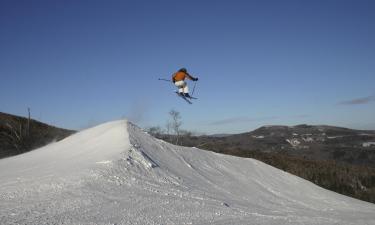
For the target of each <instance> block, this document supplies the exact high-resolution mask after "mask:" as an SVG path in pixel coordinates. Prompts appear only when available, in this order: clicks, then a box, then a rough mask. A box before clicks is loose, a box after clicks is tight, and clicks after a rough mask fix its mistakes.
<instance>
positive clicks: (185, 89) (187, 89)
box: [184, 85, 191, 98]
mask: <svg viewBox="0 0 375 225" xmlns="http://www.w3.org/2000/svg"><path fill="white" fill-rule="evenodd" d="M184 95H185V97H188V98H190V97H191V96H190V95H189V87H188V86H187V85H185V87H184Z"/></svg>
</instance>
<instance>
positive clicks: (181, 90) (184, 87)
mask: <svg viewBox="0 0 375 225" xmlns="http://www.w3.org/2000/svg"><path fill="white" fill-rule="evenodd" d="M174 85H176V86H177V87H178V92H179V93H189V88H188V86H187V84H186V82H185V81H183V80H179V81H176V82H175V83H174Z"/></svg>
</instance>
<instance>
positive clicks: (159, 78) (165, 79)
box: [159, 78, 171, 82]
mask: <svg viewBox="0 0 375 225" xmlns="http://www.w3.org/2000/svg"><path fill="white" fill-rule="evenodd" d="M159 80H162V81H168V82H171V80H168V79H164V78H159Z"/></svg>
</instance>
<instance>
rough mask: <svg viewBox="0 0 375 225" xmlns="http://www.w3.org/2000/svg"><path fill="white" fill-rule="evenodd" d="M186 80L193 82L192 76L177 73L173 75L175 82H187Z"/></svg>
mask: <svg viewBox="0 0 375 225" xmlns="http://www.w3.org/2000/svg"><path fill="white" fill-rule="evenodd" d="M185 78H188V79H190V80H193V77H192V76H190V75H189V74H188V73H184V72H176V73H174V74H173V75H172V80H173V82H176V81H180V80H185Z"/></svg>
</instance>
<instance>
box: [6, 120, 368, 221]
mask: <svg viewBox="0 0 375 225" xmlns="http://www.w3.org/2000/svg"><path fill="white" fill-rule="evenodd" d="M0 224H4V225H5V224H103V225H104V224H106V225H109V224H142V225H143V224H163V225H167V224H171V225H172V224H173V225H175V224H199V225H203V224H222V225H228V224H236V225H237V224H267V225H271V224H275V225H280V224H317V225H318V224H319V225H322V224H337V225H345V224H353V225H366V224H368V225H374V224H375V205H374V204H371V203H366V202H363V201H359V200H356V199H352V198H349V197H346V196H343V195H339V194H336V193H334V192H331V191H328V190H325V189H322V188H320V187H318V186H316V185H314V184H312V183H310V182H308V181H306V180H303V179H301V178H298V177H296V176H293V175H291V174H288V173H285V172H283V171H281V170H278V169H276V168H273V167H271V166H268V165H266V164H264V163H262V162H259V161H257V160H253V159H244V158H238V157H232V156H228V155H221V154H216V153H213V152H208V151H203V150H199V149H196V148H186V147H179V146H174V145H171V144H168V143H166V142H164V141H162V140H158V139H155V138H153V137H151V136H150V135H148V134H146V133H144V132H143V131H142V130H140V129H139V128H138V127H136V126H134V125H132V124H131V123H128V122H127V121H115V122H109V123H105V124H102V125H99V126H97V127H94V128H91V129H87V130H85V131H82V132H79V133H77V134H75V135H72V136H70V137H68V138H66V139H64V140H62V141H60V142H57V143H53V144H51V145H48V146H45V147H43V148H40V149H37V150H34V151H32V152H29V153H25V154H22V155H18V156H15V157H11V158H6V159H2V160H0Z"/></svg>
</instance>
